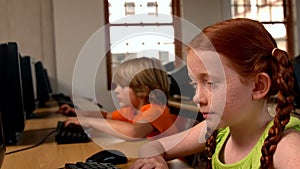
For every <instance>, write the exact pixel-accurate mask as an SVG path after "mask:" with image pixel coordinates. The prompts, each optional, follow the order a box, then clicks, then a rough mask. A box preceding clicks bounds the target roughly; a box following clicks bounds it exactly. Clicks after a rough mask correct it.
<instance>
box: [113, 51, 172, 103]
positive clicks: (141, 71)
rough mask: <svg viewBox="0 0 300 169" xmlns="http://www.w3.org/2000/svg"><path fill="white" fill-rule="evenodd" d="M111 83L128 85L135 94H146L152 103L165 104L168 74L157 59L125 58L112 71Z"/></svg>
mask: <svg viewBox="0 0 300 169" xmlns="http://www.w3.org/2000/svg"><path fill="white" fill-rule="evenodd" d="M113 83H115V84H118V85H120V86H129V87H130V88H131V89H132V90H133V91H134V93H135V94H136V95H137V96H147V97H148V99H149V100H151V102H152V103H155V104H166V103H165V101H166V98H168V93H169V82H168V75H167V73H166V71H165V69H164V67H163V66H162V64H161V62H160V61H159V60H158V59H155V58H147V57H142V58H134V59H129V60H125V61H124V62H122V63H121V64H120V65H119V67H118V68H117V70H116V72H115V73H114V77H113ZM156 89H158V90H156ZM150 92H151V95H150ZM149 95H150V96H149Z"/></svg>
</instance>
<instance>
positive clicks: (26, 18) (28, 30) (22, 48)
mask: <svg viewBox="0 0 300 169" xmlns="http://www.w3.org/2000/svg"><path fill="white" fill-rule="evenodd" d="M53 35H54V32H53V15H52V0H42V1H41V0H26V1H24V0H0V43H6V42H17V44H18V48H19V52H20V53H21V55H22V56H25V55H28V56H31V57H32V58H34V60H35V61H39V60H42V61H43V63H44V66H45V67H46V68H47V71H48V74H49V76H50V81H51V84H52V88H53V90H56V65H55V59H56V58H55V54H54V51H55V49H54V36H53Z"/></svg>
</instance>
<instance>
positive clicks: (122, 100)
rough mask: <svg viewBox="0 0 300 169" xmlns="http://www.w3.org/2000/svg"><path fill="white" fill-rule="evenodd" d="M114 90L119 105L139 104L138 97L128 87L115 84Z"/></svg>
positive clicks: (134, 105)
mask: <svg viewBox="0 0 300 169" xmlns="http://www.w3.org/2000/svg"><path fill="white" fill-rule="evenodd" d="M114 91H115V93H116V96H117V99H118V102H119V105H120V107H127V106H132V107H136V106H137V105H139V99H138V97H137V96H136V94H135V93H134V91H133V90H132V89H131V88H130V87H128V86H120V85H117V86H116V88H115V90H114Z"/></svg>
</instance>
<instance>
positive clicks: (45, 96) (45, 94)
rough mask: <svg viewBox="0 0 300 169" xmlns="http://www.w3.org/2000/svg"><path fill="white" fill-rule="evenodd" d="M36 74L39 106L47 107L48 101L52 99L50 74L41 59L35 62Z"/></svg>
mask: <svg viewBox="0 0 300 169" xmlns="http://www.w3.org/2000/svg"><path fill="white" fill-rule="evenodd" d="M35 74H36V88H37V101H38V106H39V107H46V102H47V101H48V100H49V99H50V93H51V86H50V83H49V77H48V74H47V72H46V71H45V68H44V66H43V63H42V62H41V61H38V62H36V63H35Z"/></svg>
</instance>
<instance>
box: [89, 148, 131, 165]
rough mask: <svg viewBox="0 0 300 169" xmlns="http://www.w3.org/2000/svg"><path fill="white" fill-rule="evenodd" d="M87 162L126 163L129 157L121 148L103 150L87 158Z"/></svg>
mask: <svg viewBox="0 0 300 169" xmlns="http://www.w3.org/2000/svg"><path fill="white" fill-rule="evenodd" d="M86 162H100V163H112V164H125V163H127V162H128V159H127V157H126V155H125V154H124V153H123V152H121V151H119V150H101V151H99V152H97V153H95V154H93V155H92V156H90V157H89V158H87V159H86Z"/></svg>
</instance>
